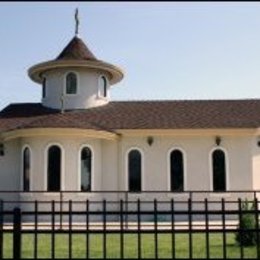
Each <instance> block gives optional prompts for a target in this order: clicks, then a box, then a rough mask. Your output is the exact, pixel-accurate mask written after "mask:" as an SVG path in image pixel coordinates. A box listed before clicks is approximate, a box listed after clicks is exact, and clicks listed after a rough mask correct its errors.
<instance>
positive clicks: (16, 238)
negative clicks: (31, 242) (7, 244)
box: [13, 208, 22, 259]
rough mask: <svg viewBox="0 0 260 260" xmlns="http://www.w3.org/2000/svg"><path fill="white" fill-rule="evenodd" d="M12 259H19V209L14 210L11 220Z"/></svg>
mask: <svg viewBox="0 0 260 260" xmlns="http://www.w3.org/2000/svg"><path fill="white" fill-rule="evenodd" d="M13 224H14V228H13V258H14V259H21V242H22V240H21V209H20V208H15V209H14V219H13Z"/></svg>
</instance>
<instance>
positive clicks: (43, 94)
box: [42, 78, 46, 98]
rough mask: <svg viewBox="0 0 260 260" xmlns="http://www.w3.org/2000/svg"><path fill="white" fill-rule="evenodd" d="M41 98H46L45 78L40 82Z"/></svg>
mask: <svg viewBox="0 0 260 260" xmlns="http://www.w3.org/2000/svg"><path fill="white" fill-rule="evenodd" d="M42 97H43V98H45V97H46V78H43V81H42Z"/></svg>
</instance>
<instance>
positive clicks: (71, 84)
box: [66, 72, 78, 95]
mask: <svg viewBox="0 0 260 260" xmlns="http://www.w3.org/2000/svg"><path fill="white" fill-rule="evenodd" d="M77 84H78V82H77V75H76V74H75V73H73V72H70V73H68V74H67V76H66V94H68V95H71V94H77Z"/></svg>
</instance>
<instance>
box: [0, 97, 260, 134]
mask: <svg viewBox="0 0 260 260" xmlns="http://www.w3.org/2000/svg"><path fill="white" fill-rule="evenodd" d="M46 127H54V128H80V129H94V130H106V131H112V132H113V131H116V130H117V129H213V128H258V127H260V100H194V101H193V100H190V101H120V102H110V103H109V104H107V105H105V106H101V107H97V108H90V109H82V110H71V111H66V112H64V113H60V111H59V110H55V109H50V108H46V107H43V106H42V105H41V104H39V103H34V104H32V103H25V104H13V105H9V106H7V107H6V108H5V109H4V110H2V111H1V112H0V132H6V131H10V130H15V129H26V128H46Z"/></svg>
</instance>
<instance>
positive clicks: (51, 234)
mask: <svg viewBox="0 0 260 260" xmlns="http://www.w3.org/2000/svg"><path fill="white" fill-rule="evenodd" d="M251 202H252V203H253V204H254V205H255V207H253V208H252V209H246V210H245V209H243V207H242V205H243V200H242V199H241V198H238V199H237V200H225V199H224V198H220V199H219V200H217V201H214V200H209V199H207V198H205V199H204V200H192V199H191V198H188V199H187V200H181V201H180V200H175V199H169V200H167V201H165V200H164V201H160V200H157V199H154V200H152V201H151V200H150V201H149V200H146V201H142V200H140V199H137V200H130V199H128V200H127V201H126V200H122V199H121V200H118V201H107V200H102V201H90V200H89V199H87V200H85V201H72V200H68V201H62V207H60V205H61V201H54V200H51V201H27V202H26V204H30V205H27V207H23V206H22V202H21V201H20V205H21V207H15V208H14V209H11V208H10V205H8V207H6V205H7V204H8V203H9V202H6V201H0V258H13V259H21V258H33V259H38V258H51V259H57V258H67V259H71V258H73V259H75V258H84V259H86V258H87V259H89V258H102V259H106V258H119V259H125V258H138V259H142V258H155V259H157V258H168V259H169V258H171V259H176V258H189V259H194V258H204V259H205V258H206V259H209V258H223V259H226V258H241V259H242V258H255V259H260V233H259V209H258V208H259V207H258V205H259V202H258V199H257V198H256V197H254V198H253V199H251ZM6 208H8V209H6ZM244 214H249V215H250V216H251V217H253V219H254V220H255V221H254V223H255V224H254V226H253V227H251V228H249V229H248V228H246V227H242V226H240V227H238V224H239V223H240V222H241V220H242V218H243V216H244ZM237 234H239V235H240V236H242V237H243V236H248V235H252V236H255V245H253V246H249V247H246V246H244V245H242V244H241V243H238V242H237V241H236V239H235V238H236V236H237Z"/></svg>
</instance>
